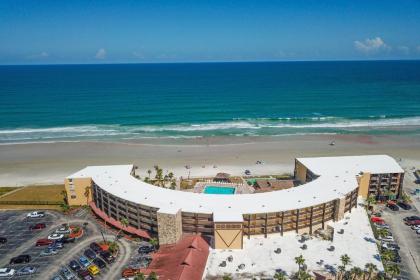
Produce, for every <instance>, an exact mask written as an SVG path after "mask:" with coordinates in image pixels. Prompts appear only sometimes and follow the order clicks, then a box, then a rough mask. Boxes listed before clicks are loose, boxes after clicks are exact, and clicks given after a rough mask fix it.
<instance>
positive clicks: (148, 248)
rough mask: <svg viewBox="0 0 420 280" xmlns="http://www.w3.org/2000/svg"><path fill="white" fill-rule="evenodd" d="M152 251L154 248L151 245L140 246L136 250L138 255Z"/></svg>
mask: <svg viewBox="0 0 420 280" xmlns="http://www.w3.org/2000/svg"><path fill="white" fill-rule="evenodd" d="M153 251H154V247H153V246H152V245H143V246H140V247H139V249H138V252H139V254H149V253H151V252H153Z"/></svg>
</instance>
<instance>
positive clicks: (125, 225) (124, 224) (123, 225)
mask: <svg viewBox="0 0 420 280" xmlns="http://www.w3.org/2000/svg"><path fill="white" fill-rule="evenodd" d="M120 223H121V228H120V230H119V231H118V233H117V235H116V236H115V240H117V238H118V236H119V235H120V233H121V231H122V230H123V229H124V228H126V227H128V224H129V222H128V219H127V218H121V219H120Z"/></svg>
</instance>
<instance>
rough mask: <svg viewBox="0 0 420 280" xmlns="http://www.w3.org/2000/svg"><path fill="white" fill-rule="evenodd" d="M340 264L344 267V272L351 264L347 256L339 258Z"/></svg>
mask: <svg viewBox="0 0 420 280" xmlns="http://www.w3.org/2000/svg"><path fill="white" fill-rule="evenodd" d="M340 261H341V264H342V265H343V266H344V270H346V266H348V265H349V264H350V263H351V260H350V257H349V256H348V255H347V254H344V255H342V256H341V257H340Z"/></svg>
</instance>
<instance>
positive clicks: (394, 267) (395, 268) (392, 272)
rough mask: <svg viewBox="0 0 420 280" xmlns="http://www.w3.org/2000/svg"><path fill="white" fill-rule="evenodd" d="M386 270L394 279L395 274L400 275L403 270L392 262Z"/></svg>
mask: <svg viewBox="0 0 420 280" xmlns="http://www.w3.org/2000/svg"><path fill="white" fill-rule="evenodd" d="M385 272H386V273H387V274H389V275H390V276H391V279H394V277H395V276H397V275H400V273H401V270H400V268H399V267H398V265H397V264H391V265H387V266H385Z"/></svg>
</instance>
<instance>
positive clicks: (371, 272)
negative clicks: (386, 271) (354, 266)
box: [365, 263, 378, 280]
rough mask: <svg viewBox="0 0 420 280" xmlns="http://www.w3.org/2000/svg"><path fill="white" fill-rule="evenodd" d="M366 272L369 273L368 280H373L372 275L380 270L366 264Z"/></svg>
mask: <svg viewBox="0 0 420 280" xmlns="http://www.w3.org/2000/svg"><path fill="white" fill-rule="evenodd" d="M365 271H366V272H367V273H368V280H370V279H371V278H372V274H373V273H374V272H376V271H378V268H377V267H376V265H374V264H373V263H367V264H365Z"/></svg>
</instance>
